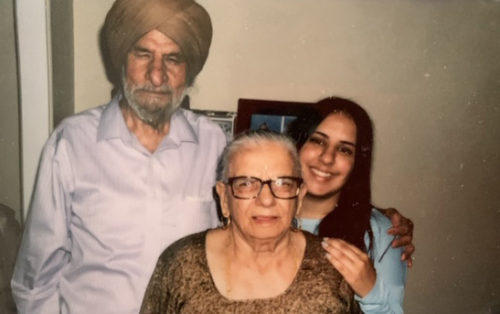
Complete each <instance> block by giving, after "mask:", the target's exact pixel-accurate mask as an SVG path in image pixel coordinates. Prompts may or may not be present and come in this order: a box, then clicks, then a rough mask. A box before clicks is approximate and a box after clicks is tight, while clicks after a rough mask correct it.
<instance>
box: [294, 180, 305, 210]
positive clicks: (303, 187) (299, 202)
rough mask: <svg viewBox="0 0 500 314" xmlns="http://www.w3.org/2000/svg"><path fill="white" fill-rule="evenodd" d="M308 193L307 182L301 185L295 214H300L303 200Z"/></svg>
mask: <svg viewBox="0 0 500 314" xmlns="http://www.w3.org/2000/svg"><path fill="white" fill-rule="evenodd" d="M306 194H307V187H306V185H305V183H302V184H301V185H300V191H299V196H298V199H297V202H298V203H297V212H296V213H295V216H298V215H299V213H300V211H301V209H302V202H303V201H304V197H305V196H306Z"/></svg>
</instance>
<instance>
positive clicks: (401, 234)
mask: <svg viewBox="0 0 500 314" xmlns="http://www.w3.org/2000/svg"><path fill="white" fill-rule="evenodd" d="M379 210H380V212H382V213H383V214H384V215H385V216H387V217H388V218H389V219H390V220H391V223H392V227H391V228H389V230H387V233H388V234H392V235H397V236H398V237H397V238H396V240H394V242H393V243H392V247H400V246H403V247H404V251H403V254H401V260H402V261H406V263H407V265H408V268H411V267H412V266H413V259H412V257H411V256H412V254H413V252H415V245H413V243H412V241H413V222H412V221H411V220H410V219H408V218H406V217H404V216H402V215H401V214H400V213H399V212H398V211H397V210H396V209H395V208H387V209H379Z"/></svg>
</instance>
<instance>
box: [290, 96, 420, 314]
mask: <svg viewBox="0 0 500 314" xmlns="http://www.w3.org/2000/svg"><path fill="white" fill-rule="evenodd" d="M315 107H316V108H318V109H319V110H320V111H318V112H310V113H308V114H307V115H304V116H301V117H299V118H298V119H297V120H296V121H295V122H294V123H292V124H291V125H290V128H289V134H290V135H291V136H292V137H293V138H294V139H295V140H296V141H297V144H298V147H299V154H300V162H301V166H302V178H303V179H304V182H305V185H306V188H307V194H306V196H305V198H304V201H303V204H302V208H301V210H300V213H299V214H298V215H297V222H298V225H299V227H300V228H302V229H304V230H307V231H310V232H311V233H314V234H317V235H319V236H320V237H324V238H325V239H324V240H323V247H324V248H325V250H326V251H327V258H328V259H329V261H330V262H331V263H332V265H333V266H334V267H335V268H336V269H338V270H339V271H340V273H341V274H342V275H343V276H344V278H345V279H346V281H347V282H348V283H349V284H350V285H351V287H352V289H353V290H354V292H355V293H356V298H357V300H358V301H359V304H360V305H361V308H362V310H363V312H365V313H403V309H402V303H403V296H404V284H405V280H406V265H405V264H404V262H403V261H401V258H400V257H401V255H402V249H401V248H399V249H394V248H391V244H392V241H393V239H394V237H393V236H391V235H389V234H387V229H388V228H390V227H391V222H390V220H389V219H388V218H386V217H385V216H384V215H383V214H382V213H381V212H380V211H379V210H377V209H376V208H374V207H373V205H371V189H370V172H371V163H372V150H373V128H372V123H371V120H370V118H369V116H368V114H367V113H366V111H365V110H364V109H363V108H361V107H360V106H359V105H358V104H356V103H354V102H352V101H350V100H347V99H342V98H327V99H324V100H321V101H320V102H318V103H317V104H316V106H315ZM320 112H321V113H320ZM410 224H411V223H410ZM410 254H411V252H410Z"/></svg>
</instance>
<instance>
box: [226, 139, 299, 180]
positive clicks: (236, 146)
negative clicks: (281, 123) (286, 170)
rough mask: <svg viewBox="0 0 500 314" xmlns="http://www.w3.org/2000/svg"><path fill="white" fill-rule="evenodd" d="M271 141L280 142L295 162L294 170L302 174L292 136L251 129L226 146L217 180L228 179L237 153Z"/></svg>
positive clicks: (297, 173)
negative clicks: (230, 166) (232, 161)
mask: <svg viewBox="0 0 500 314" xmlns="http://www.w3.org/2000/svg"><path fill="white" fill-rule="evenodd" d="M269 142H273V143H277V144H280V145H282V146H283V147H284V148H285V149H286V150H287V151H288V153H289V154H290V157H291V159H292V162H293V171H294V173H295V174H296V175H298V176H300V160H299V154H298V153H297V149H296V148H295V143H294V142H293V141H292V139H290V137H288V136H286V135H283V134H279V133H275V132H271V131H267V130H251V131H246V132H243V133H240V134H239V135H237V136H236V137H235V138H234V140H233V141H232V142H230V143H229V144H228V145H227V146H226V148H225V149H224V151H223V152H222V155H221V157H220V160H219V165H218V168H217V180H219V181H226V180H227V179H228V175H229V165H230V163H231V160H232V159H233V157H234V155H235V154H236V153H238V152H239V151H241V150H242V149H243V148H245V147H248V146H254V145H259V144H263V143H269Z"/></svg>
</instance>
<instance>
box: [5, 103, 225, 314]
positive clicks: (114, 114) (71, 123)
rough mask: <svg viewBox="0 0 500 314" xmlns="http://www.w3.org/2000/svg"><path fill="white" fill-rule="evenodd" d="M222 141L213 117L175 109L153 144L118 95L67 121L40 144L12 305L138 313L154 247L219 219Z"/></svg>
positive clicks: (36, 309) (160, 247)
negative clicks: (215, 190)
mask: <svg viewBox="0 0 500 314" xmlns="http://www.w3.org/2000/svg"><path fill="white" fill-rule="evenodd" d="M225 145H226V139H225V137H224V134H223V132H222V131H221V129H220V128H219V127H218V126H217V125H216V124H214V123H212V122H210V121H209V120H208V119H207V118H205V117H202V116H199V115H196V114H194V113H192V112H190V111H187V110H182V109H179V110H177V111H176V113H174V115H173V116H172V119H171V124H170V130H169V133H168V135H167V136H166V137H165V138H164V139H163V141H162V142H161V143H160V145H159V147H158V149H157V150H156V151H155V152H154V153H150V152H149V151H147V150H146V149H145V148H144V147H143V146H142V145H141V144H140V143H139V141H138V140H137V138H136V137H135V135H134V134H133V133H131V132H130V131H129V130H128V128H127V126H126V124H125V122H124V119H123V116H122V114H121V111H120V108H119V106H118V98H115V99H113V100H112V101H111V102H110V104H108V105H105V106H101V107H97V108H94V109H91V110H88V111H85V112H83V113H80V114H77V115H74V116H72V117H70V118H68V119H66V120H64V121H63V122H62V123H61V124H60V125H59V126H58V127H57V128H56V130H55V131H54V132H53V134H52V135H51V136H50V138H49V140H48V141H47V143H46V144H45V147H44V149H43V152H42V157H41V161H40V166H39V170H38V175H37V180H36V185H35V189H34V194H33V198H32V201H31V204H30V211H29V217H28V221H27V224H26V228H25V233H24V237H23V241H22V245H21V248H20V251H19V255H18V260H17V264H16V268H15V272H14V276H13V279H12V288H13V294H14V297H15V300H16V304H17V306H18V310H19V313H29V314H36V313H100V314H105V313H120V314H127V313H130V314H132V313H134V314H136V313H138V312H139V308H140V305H141V302H142V298H143V295H144V291H145V289H146V286H147V283H148V281H149V279H150V276H151V273H152V271H153V268H154V266H155V263H156V261H157V259H158V256H159V255H160V253H161V252H162V251H163V250H164V249H165V248H166V247H167V246H169V245H170V244H171V243H172V242H174V241H175V240H177V239H179V238H181V237H183V236H186V235H188V234H191V233H194V232H198V231H202V230H205V229H207V228H211V227H214V226H216V225H217V224H218V219H217V214H216V210H215V205H214V202H213V197H212V187H213V185H214V183H215V173H216V164H217V159H218V156H219V155H220V153H221V151H222V149H223V148H224V146H225Z"/></svg>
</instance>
